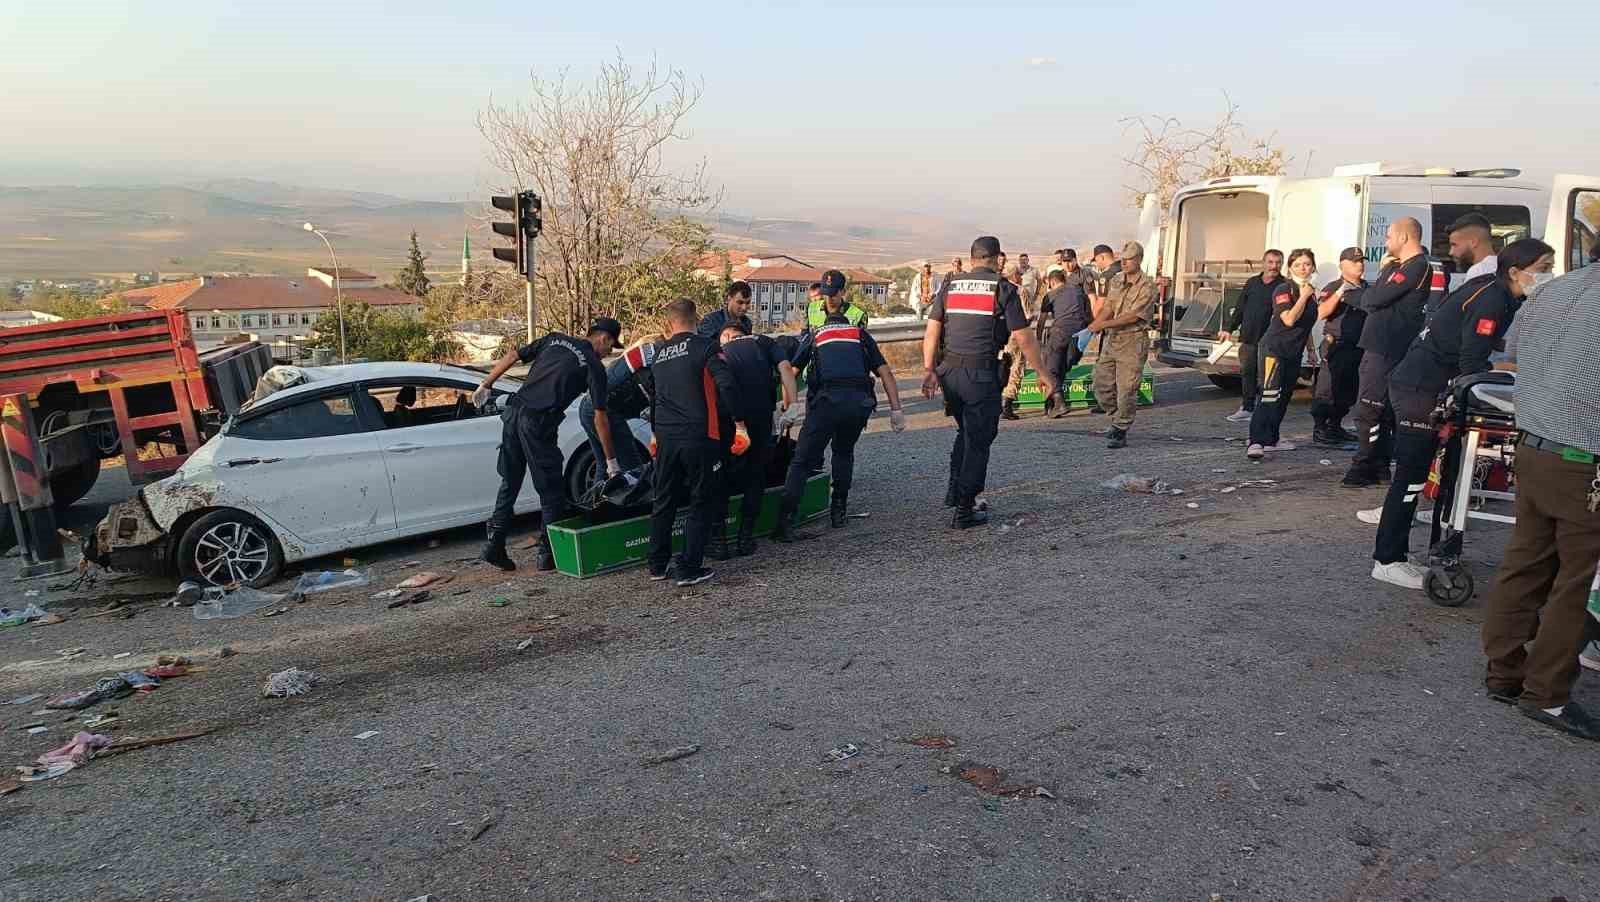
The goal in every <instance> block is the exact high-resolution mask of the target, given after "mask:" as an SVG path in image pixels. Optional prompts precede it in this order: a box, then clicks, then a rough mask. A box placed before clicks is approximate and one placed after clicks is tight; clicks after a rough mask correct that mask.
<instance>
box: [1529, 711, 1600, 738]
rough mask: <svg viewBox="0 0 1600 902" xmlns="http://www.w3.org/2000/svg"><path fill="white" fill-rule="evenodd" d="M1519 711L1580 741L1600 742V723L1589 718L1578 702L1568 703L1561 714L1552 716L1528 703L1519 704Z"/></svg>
mask: <svg viewBox="0 0 1600 902" xmlns="http://www.w3.org/2000/svg"><path fill="white" fill-rule="evenodd" d="M1517 710H1518V711H1521V712H1522V713H1523V715H1524V716H1526V717H1529V718H1532V719H1533V720H1537V721H1538V722H1539V723H1542V724H1544V725H1545V726H1547V727H1554V728H1556V729H1558V730H1560V731H1561V732H1563V733H1570V734H1572V735H1573V736H1576V737H1578V738H1579V739H1589V740H1593V741H1600V723H1596V722H1595V720H1594V718H1592V717H1590V716H1589V712H1588V711H1585V710H1583V708H1581V707H1579V705H1578V703H1577V702H1567V704H1566V706H1565V707H1564V708H1562V710H1561V713H1560V714H1551V713H1550V712H1548V711H1546V710H1544V709H1543V708H1540V707H1539V706H1538V705H1535V704H1529V703H1528V702H1526V701H1519V702H1517Z"/></svg>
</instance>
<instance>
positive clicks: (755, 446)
mask: <svg viewBox="0 0 1600 902" xmlns="http://www.w3.org/2000/svg"><path fill="white" fill-rule="evenodd" d="M722 356H723V358H724V359H725V360H726V361H727V365H728V372H729V373H730V374H731V375H732V377H733V381H734V383H735V384H737V385H738V386H739V398H738V400H737V402H736V403H735V405H734V409H733V416H734V419H736V420H739V421H740V422H742V423H744V428H745V431H746V432H748V433H749V434H750V447H749V448H748V449H746V450H745V452H744V454H743V455H742V456H741V458H740V459H739V460H738V461H737V462H736V463H735V465H734V466H733V468H732V473H731V474H730V476H731V479H730V481H729V484H728V491H729V492H730V493H731V492H736V491H737V492H742V493H743V494H744V500H743V502H742V504H741V505H740V516H739V536H740V538H741V540H743V541H748V540H749V538H750V532H751V531H752V530H753V529H754V527H755V521H756V517H757V516H758V515H759V514H760V513H761V499H762V493H763V492H764V491H765V490H766V482H767V479H766V476H767V465H768V462H769V461H770V460H771V458H772V449H773V436H772V409H773V406H774V399H775V397H776V396H777V392H778V390H779V381H778V364H780V363H783V362H785V361H786V360H787V359H788V358H787V356H785V354H784V352H783V350H782V349H781V348H780V347H779V346H778V343H777V342H776V341H773V340H772V339H771V338H769V337H767V336H765V335H741V336H739V337H738V338H735V339H734V340H732V341H730V342H728V343H727V344H724V345H723V346H722Z"/></svg>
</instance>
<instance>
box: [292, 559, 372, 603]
mask: <svg viewBox="0 0 1600 902" xmlns="http://www.w3.org/2000/svg"><path fill="white" fill-rule="evenodd" d="M345 565H346V566H347V567H350V568H351V569H348V570H345V571H343V572H341V573H335V572H333V571H332V570H319V571H317V572H316V573H302V574H300V578H299V579H298V580H296V581H295V584H294V589H293V590H292V594H295V595H316V594H317V593H319V592H333V591H337V590H339V589H359V588H361V587H362V586H365V585H367V584H368V583H370V582H372V577H371V576H370V575H369V574H367V573H365V572H363V571H360V570H356V569H354V566H355V562H354V561H352V560H350V559H349V558H346V559H345Z"/></svg>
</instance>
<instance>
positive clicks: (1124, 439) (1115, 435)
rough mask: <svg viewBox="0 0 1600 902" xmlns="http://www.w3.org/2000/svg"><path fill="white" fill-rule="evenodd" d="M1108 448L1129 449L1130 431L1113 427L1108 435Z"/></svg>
mask: <svg viewBox="0 0 1600 902" xmlns="http://www.w3.org/2000/svg"><path fill="white" fill-rule="evenodd" d="M1106 447H1107V448H1126V447H1128V430H1126V429H1118V428H1117V427H1115V426H1112V427H1111V431H1110V432H1108V433H1106Z"/></svg>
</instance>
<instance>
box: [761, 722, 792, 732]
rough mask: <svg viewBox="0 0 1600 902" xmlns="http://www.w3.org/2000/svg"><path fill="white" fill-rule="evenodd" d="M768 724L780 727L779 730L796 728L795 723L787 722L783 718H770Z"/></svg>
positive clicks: (776, 727)
mask: <svg viewBox="0 0 1600 902" xmlns="http://www.w3.org/2000/svg"><path fill="white" fill-rule="evenodd" d="M767 726H769V727H773V728H775V729H779V730H792V729H794V724H792V723H785V722H784V721H781V720H769V721H767Z"/></svg>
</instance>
